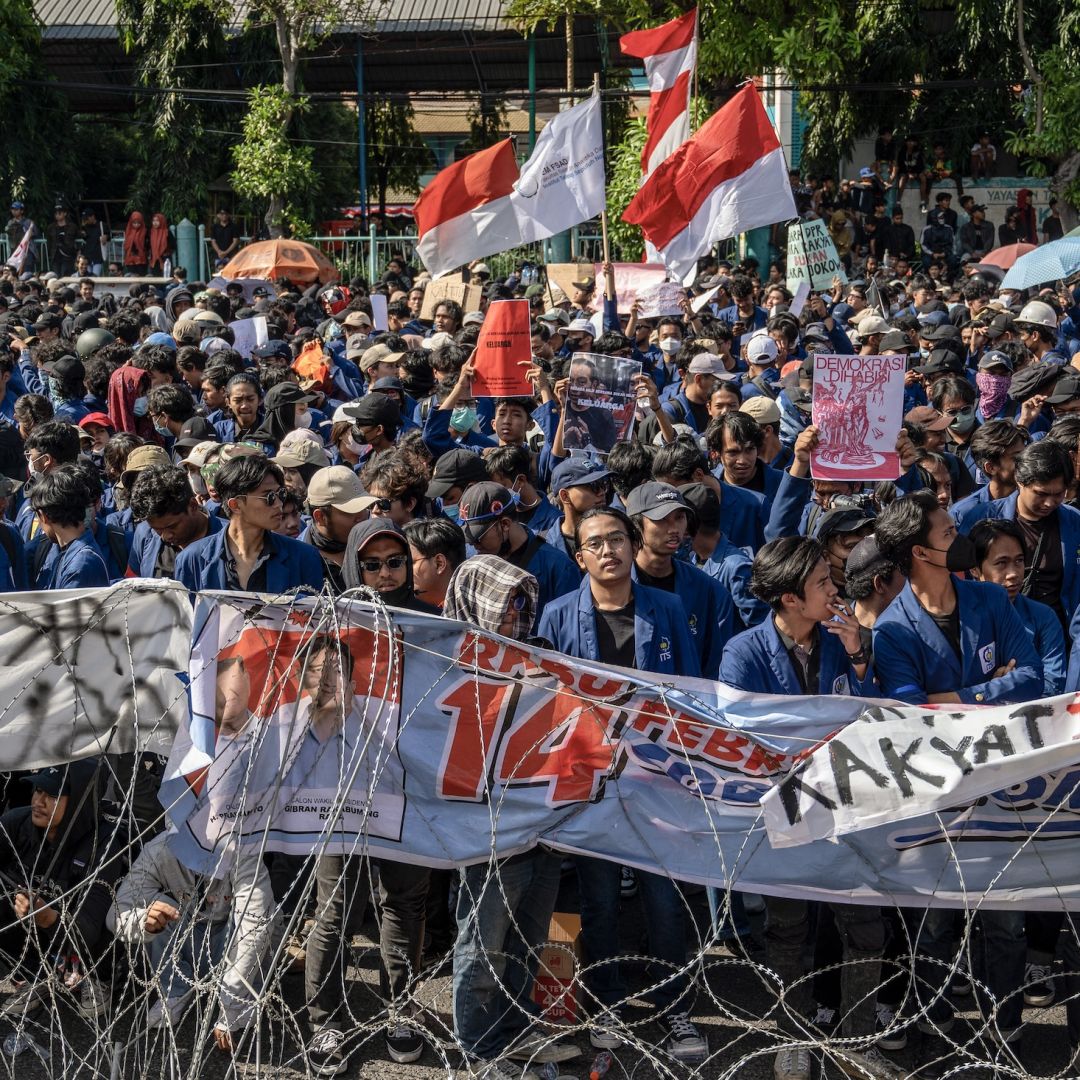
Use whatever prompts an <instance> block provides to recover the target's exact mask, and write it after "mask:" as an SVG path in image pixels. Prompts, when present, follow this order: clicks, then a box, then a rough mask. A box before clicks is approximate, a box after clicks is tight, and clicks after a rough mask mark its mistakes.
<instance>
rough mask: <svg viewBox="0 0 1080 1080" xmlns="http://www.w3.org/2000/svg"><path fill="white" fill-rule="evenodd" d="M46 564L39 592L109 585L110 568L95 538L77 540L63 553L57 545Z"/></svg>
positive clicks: (83, 535) (40, 579)
mask: <svg viewBox="0 0 1080 1080" xmlns="http://www.w3.org/2000/svg"><path fill="white" fill-rule="evenodd" d="M52 549H53V550H52V551H51V552H50V553H49V555H48V557H47V558H46V560H45V565H44V567H43V568H42V573H41V577H40V578H39V580H38V583H37V584H38V588H39V589H93V588H99V587H102V588H103V587H105V586H107V585H108V584H109V568H108V566H107V564H106V562H105V558H104V556H103V555H102V554H101V550H100V549H99V548H98V546H97V544H95V543H94V541H93V538H92V537H91V536H89V535H88V534H87V533H85V532H84V533H83V534H82V536H79V537H76V539H74V540H72V541H71V543H70V544H68V546H67V547H66V548H64V549H63V550H61V549H60V548H59V547H58V546H57V545H56V544H53V545H52Z"/></svg>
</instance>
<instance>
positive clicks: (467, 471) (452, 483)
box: [365, 394, 488, 499]
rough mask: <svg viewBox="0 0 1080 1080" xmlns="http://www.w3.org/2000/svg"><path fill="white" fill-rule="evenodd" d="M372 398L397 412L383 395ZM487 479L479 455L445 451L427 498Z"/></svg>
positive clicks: (463, 451) (457, 450)
mask: <svg viewBox="0 0 1080 1080" xmlns="http://www.w3.org/2000/svg"><path fill="white" fill-rule="evenodd" d="M369 396H371V395H369ZM374 396H376V397H379V398H382V400H383V401H389V402H390V404H391V405H393V406H394V410H395V411H396V410H397V405H396V404H394V402H392V401H390V399H389V398H388V397H386V396H385V395H384V394H377V395H374ZM365 400H366V399H365ZM487 479H488V472H487V469H486V468H485V466H484V461H483V458H481V457H480V455H479V454H477V453H475V452H473V451H472V450H466V449H465V448H464V447H458V448H457V449H455V450H447V451H446V453H445V454H443V456H442V457H441V458H439V460H438V461H436V462H435V471H434V472H433V473H432V474H431V483H430V484H428V488H427V496H428V498H429V499H441V498H442V497H443V496H444V495H446V493H447V492H448V491H449V490H450V489H451V488H455V487H460V488H464V487H468V486H469V484H478V483H481V482H483V481H486V480H487Z"/></svg>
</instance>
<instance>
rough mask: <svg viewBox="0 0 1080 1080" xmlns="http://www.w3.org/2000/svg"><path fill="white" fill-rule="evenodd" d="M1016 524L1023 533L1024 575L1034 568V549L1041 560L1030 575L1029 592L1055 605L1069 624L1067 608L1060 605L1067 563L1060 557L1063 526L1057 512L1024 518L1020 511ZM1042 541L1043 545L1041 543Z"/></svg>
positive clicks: (1034, 596)
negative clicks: (1065, 564)
mask: <svg viewBox="0 0 1080 1080" xmlns="http://www.w3.org/2000/svg"><path fill="white" fill-rule="evenodd" d="M1016 524H1017V525H1019V526H1020V530H1021V532H1023V534H1024V563H1025V567H1024V577H1025V580H1027V578H1028V574H1029V573H1031V570H1032V562H1033V561H1034V559H1035V552H1036V551H1038V553H1039V560H1038V564H1037V565H1036V566H1035V567H1034V571H1035V572H1034V574H1032V575H1031V579H1030V580H1031V584H1030V587H1029V588H1028V589H1027V590H1026V595H1028V596H1030V597H1031V599H1032V600H1038V601H1039V603H1041V604H1046V605H1047V606H1048V607H1052V608H1053V609H1054V611H1055V612H1056V613H1057V617H1058V618H1059V619H1061V620H1062V625H1067V620H1066V619H1065V609H1064V608H1063V607H1062V606H1061V586H1062V584H1063V582H1064V580H1065V566H1064V564H1063V561H1062V557H1061V527H1060V525H1059V524H1058V516H1057V514H1056V513H1054V514H1051V515H1050V516H1049V517H1046V518H1043V519H1042V520H1041V521H1024V519H1023V518H1021V517H1020V515H1019V514H1017V516H1016ZM1040 541H1041V542H1042V546H1041V547H1040V546H1039V544H1040Z"/></svg>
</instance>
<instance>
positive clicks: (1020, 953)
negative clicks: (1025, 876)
mask: <svg viewBox="0 0 1080 1080" xmlns="http://www.w3.org/2000/svg"><path fill="white" fill-rule="evenodd" d="M914 916H915V918H916V919H917V920H918V940H917V942H916V946H915V947H916V957H915V991H916V997H917V1001H918V1003H919V1007H920V1009H922V1008H925V1007H926V1005H927V1004H928V1003H930V1002H931V1001H933V1005H932V1006H931V1007H930V1010H929V1013H928V1019H929V1021H930V1024H932V1025H941V1024H948V1023H949V1022H951V1020H952V1016H953V1009H952V1005H951V1004H950V1003H949V1001H948V997H947V994H946V993H945V989H946V985H947V983H948V980H949V978H950V974H951V971H950V969H951V967H952V963H953V961H954V959H955V958H956V950H957V943H958V937H957V920H958V917H960V918H962V917H963V916H960V915H959V914H958V913H957V912H956V911H953V910H950V909H945V908H929V909H928V910H926V911H925V912H916V913H914ZM978 917H979V923H980V929H981V933H980V934H979V936H978V937H977V938H972V939H970V940H971V942H972V949H971V953H972V960H973V963H974V968H975V970H974V972H973V974H974V975H975V977H976V978H978V979H979V980H980V981H981V982H983V983H985V984H986V986H987V988H988V989H989V992H990V994H991V995H992V997H993V1000H992V1001H991V1000H989V999H987V997H986V995H985V993H983V992H981V991H980V994H979V1005H980V1007H981V1008H982V1010H983V1015H984V1017H985V1018H987V1019H989V1018H990V1016H991V1014H992V1013H993V1010H994V1009H995V1008H996V1009H997V1012H996V1014H994V1019H995V1020H996V1023H997V1027H998V1029H999V1030H1000V1031H1002V1032H1006V1031H1012V1030H1014V1029H1016V1028H1018V1027H1019V1026H1020V1019H1021V1016H1022V1013H1023V1008H1024V996H1023V994H1022V993H1021V991H1020V987H1021V986H1022V985H1023V982H1024V964H1025V961H1026V958H1027V942H1026V939H1025V937H1024V913H1023V912H1022V911H980V912H979V913H978ZM935 961H936V962H935ZM935 998H936V999H937V1000H936V1001H935V1000H934V999H935ZM920 1026H921V1027H923V1028H924V1029H925V1028H926V1026H927V1025H926V1021H921V1022H920Z"/></svg>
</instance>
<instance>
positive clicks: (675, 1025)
mask: <svg viewBox="0 0 1080 1080" xmlns="http://www.w3.org/2000/svg"><path fill="white" fill-rule="evenodd" d="M664 1022H665V1023H666V1024H667V1029H668V1037H667V1041H666V1043H665V1044H664V1049H665V1050H666V1051H667V1052H668V1053H669V1054H670V1055H671V1056H672V1057H673V1058H675V1060H676V1061H697V1060H700V1059H701V1058H705V1057H708V1055H709V1043H708V1040H707V1039H706V1038H705V1036H704V1035H702V1034H701V1032H700V1031H698V1029H697V1028H696V1027H695V1026H694V1023H693V1021H692V1020H691V1019H690V1017H689V1015H688V1014H687V1013H684V1012H678V1013H671V1014H670V1015H669V1016H667V1017H665V1019H664Z"/></svg>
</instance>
